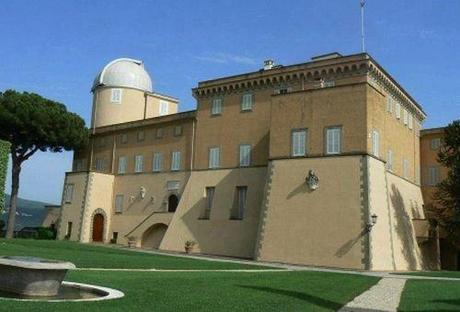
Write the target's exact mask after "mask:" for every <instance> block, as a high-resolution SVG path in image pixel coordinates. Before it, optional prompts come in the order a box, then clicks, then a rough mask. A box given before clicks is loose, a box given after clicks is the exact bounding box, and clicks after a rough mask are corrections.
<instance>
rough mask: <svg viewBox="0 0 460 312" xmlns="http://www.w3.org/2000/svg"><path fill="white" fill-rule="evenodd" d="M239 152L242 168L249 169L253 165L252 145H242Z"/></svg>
mask: <svg viewBox="0 0 460 312" xmlns="http://www.w3.org/2000/svg"><path fill="white" fill-rule="evenodd" d="M239 152H240V153H239V164H240V167H249V166H250V165H251V152H252V146H251V144H240V148H239Z"/></svg>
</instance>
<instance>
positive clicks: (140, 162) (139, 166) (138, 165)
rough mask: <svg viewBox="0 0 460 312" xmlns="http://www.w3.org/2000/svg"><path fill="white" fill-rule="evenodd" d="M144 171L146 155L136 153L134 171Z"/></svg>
mask: <svg viewBox="0 0 460 312" xmlns="http://www.w3.org/2000/svg"><path fill="white" fill-rule="evenodd" d="M143 171H144V156H143V155H136V157H135V159H134V172H136V173H140V172H143Z"/></svg>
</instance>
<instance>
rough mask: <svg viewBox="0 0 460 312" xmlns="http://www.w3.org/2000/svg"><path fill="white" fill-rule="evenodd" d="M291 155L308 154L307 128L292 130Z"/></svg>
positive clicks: (300, 155)
mask: <svg viewBox="0 0 460 312" xmlns="http://www.w3.org/2000/svg"><path fill="white" fill-rule="evenodd" d="M291 155H292V157H302V156H306V155H307V129H294V130H292V131H291Z"/></svg>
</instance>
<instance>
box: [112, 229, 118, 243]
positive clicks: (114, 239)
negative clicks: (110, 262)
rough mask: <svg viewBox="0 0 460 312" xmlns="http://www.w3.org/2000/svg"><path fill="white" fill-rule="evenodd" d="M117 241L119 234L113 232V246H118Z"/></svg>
mask: <svg viewBox="0 0 460 312" xmlns="http://www.w3.org/2000/svg"><path fill="white" fill-rule="evenodd" d="M117 240H118V232H113V233H112V240H111V243H112V244H116V243H117Z"/></svg>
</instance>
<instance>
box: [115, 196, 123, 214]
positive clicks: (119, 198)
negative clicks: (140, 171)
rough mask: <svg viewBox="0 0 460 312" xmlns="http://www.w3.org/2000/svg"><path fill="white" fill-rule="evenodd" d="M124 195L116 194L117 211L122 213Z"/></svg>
mask: <svg viewBox="0 0 460 312" xmlns="http://www.w3.org/2000/svg"><path fill="white" fill-rule="evenodd" d="M124 198H125V197H124V196H123V195H122V194H118V195H117V196H115V213H122V212H123V200H124Z"/></svg>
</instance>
